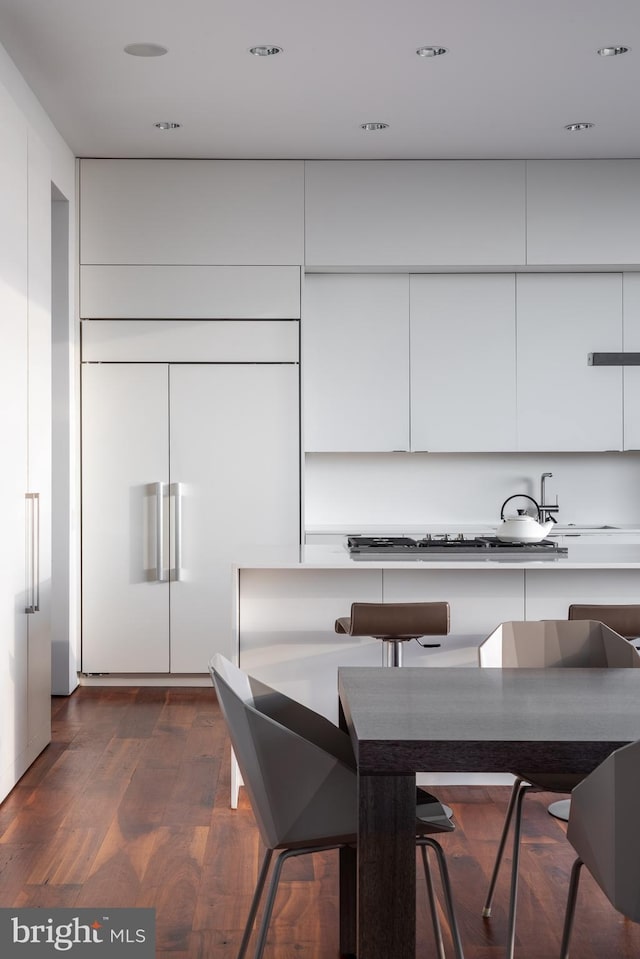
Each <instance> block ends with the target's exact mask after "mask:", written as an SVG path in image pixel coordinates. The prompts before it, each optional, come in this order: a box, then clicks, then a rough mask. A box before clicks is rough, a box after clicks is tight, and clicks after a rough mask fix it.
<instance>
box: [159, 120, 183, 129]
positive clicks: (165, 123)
mask: <svg viewBox="0 0 640 959" xmlns="http://www.w3.org/2000/svg"><path fill="white" fill-rule="evenodd" d="M153 125H154V127H156V129H158V130H177V129H178V128H179V127H181V126H182V124H181V123H172V122H171V121H170V120H160V122H159V123H154V124H153Z"/></svg>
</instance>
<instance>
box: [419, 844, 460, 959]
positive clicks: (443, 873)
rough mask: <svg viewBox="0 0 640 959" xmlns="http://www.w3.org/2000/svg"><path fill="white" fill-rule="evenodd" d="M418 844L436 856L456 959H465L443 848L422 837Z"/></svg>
mask: <svg viewBox="0 0 640 959" xmlns="http://www.w3.org/2000/svg"><path fill="white" fill-rule="evenodd" d="M418 842H419V843H420V845H421V846H429V848H430V849H433V851H434V852H435V854H436V858H437V860H438V868H439V869H440V879H441V881H442V892H443V895H444V902H445V908H446V910H447V918H448V920H449V929H450V930H451V938H452V940H453V948H454V950H455V954H456V959H464V952H463V950H462V941H461V939H460V930H459V928H458V920H457V919H456V914H455V909H454V905H453V895H452V893H451V880H450V879H449V870H448V868H447V860H446V859H445V856H444V853H443V851H442V846H441V845H440V843H439V842H437V841H436V840H435V839H429V838H427V837H422V838H421V839H419V840H418Z"/></svg>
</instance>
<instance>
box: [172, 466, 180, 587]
mask: <svg viewBox="0 0 640 959" xmlns="http://www.w3.org/2000/svg"><path fill="white" fill-rule="evenodd" d="M170 489H171V492H172V494H173V564H174V566H173V570H172V571H171V578H172V579H173V580H174V582H176V583H177V582H179V581H180V574H181V572H182V484H181V483H172V484H171V487H170Z"/></svg>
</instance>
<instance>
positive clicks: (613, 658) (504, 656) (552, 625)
mask: <svg viewBox="0 0 640 959" xmlns="http://www.w3.org/2000/svg"><path fill="white" fill-rule="evenodd" d="M478 659H479V665H480V666H482V667H485V668H486V667H492V666H494V667H511V668H514V667H520V668H527V667H528V668H537V669H540V668H558V667H563V668H566V667H581V668H585V667H586V668H593V667H601V668H602V667H616V668H619V667H636V668H637V667H640V654H639V653H638V651H637V650H636V649H634V647H633V646H632V645H631V644H630V643H629V642H627V640H626V639H624V637H622V636H619V635H618V634H617V633H615V632H614V631H613V630H612V629H609V627H608V626H605V625H603V623H598V622H591V621H589V620H575V621H570V620H543V621H540V622H537V621H531V622H508V623H502V624H501V625H500V626H499V627H498V628H497V629H496V630H494V632H493V633H492V634H491V635H490V636H489V637H488V638H487V639H486V640H485V641H484V642H483V643H482V644H481V645H480V646H479V648H478ZM514 775H515V777H516V778H515V781H514V783H513V787H512V789H511V796H510V798H509V804H508V806H507V813H506V816H505V820H504V825H503V827H502V833H501V836H500V841H499V843H498V851H497V854H496V860H495V863H494V867H493V872H492V873H491V879H490V881H489V888H488V890H487V896H486V899H485V902H484V906H483V909H482V915H483V916H484V917H485V918H488V917H490V916H491V908H492V902H493V895H494V892H495V887H496V883H497V880H498V874H499V872H500V866H501V864H502V860H503V856H504V851H505V847H506V844H507V838H508V834H509V828H510V826H511V824H512V823H513V856H512V862H511V886H510V896H509V916H508V920H507V945H506V955H507V957H508V959H513V954H514V948H515V923H516V906H517V898H518V869H519V860H520V834H521V829H522V803H523V800H524V797H525V795H526V794H527V792H529V791H531V790H542V791H544V792H561V793H570V792H571V790H572V789H573V788H574V786H576V785H577V784H578V783H579V782H580V781H581V780H582V779H583V778H584V777H583V776H579V775H573V774H567V773H553V774H549V773H540V772H537V771H535V770H534V771H530V770H514Z"/></svg>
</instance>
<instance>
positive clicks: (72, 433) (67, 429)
mask: <svg viewBox="0 0 640 959" xmlns="http://www.w3.org/2000/svg"><path fill="white" fill-rule="evenodd" d="M0 85H1V86H2V87H3V88H4V89H5V90H6V91H7V93H8V94H9V96H11V98H12V99H13V100H14V101H15V103H16V105H17V106H18V108H19V109H20V110H21V112H22V113H23V115H24V116H25V118H26V120H27V122H28V123H29V125H30V126H31V128H32V129H33V130H35V132H36V133H37V134H38V136H39V137H40V139H41V140H42V141H43V143H44V144H45V146H46V148H47V149H48V151H49V154H50V157H51V179H52V184H53V188H54V194H55V197H56V200H57V203H56V204H55V206H56V207H58V206H59V205H60V204H62V203H65V201H66V203H68V207H67V206H66V203H65V214H64V219H65V221H66V222H67V223H68V228H67V229H66V230H64V235H65V236H66V238H67V239H66V242H67V250H66V251H65V250H61V249H60V236H61V225H60V218H59V217H57V216H55V211H54V217H53V249H54V255H55V256H57V258H58V268H60V263H61V262H62V264H63V267H62V268H63V269H66V271H67V283H66V284H64V283H62V284H60V283H58V289H60V286H61V285H62V287H66V290H67V291H68V295H67V296H66V298H65V302H64V303H63V304H62V305H61V303H60V301H59V300H58V303H57V304H56V303H54V304H53V306H54V343H53V349H52V362H53V363H54V364H56V366H57V368H58V373H59V374H60V375H58V376H56V369H54V370H53V377H52V379H53V382H54V384H55V383H58V384H60V385H59V386H58V387H57V388H58V390H59V391H61V393H60V395H57V396H55V397H54V411H55V410H56V409H57V410H58V411H60V410H64V411H66V416H65V417H64V418H63V420H62V421H61V420H60V416H59V415H58V416H57V418H56V422H54V428H53V442H54V444H56V443H59V444H60V443H62V444H63V445H64V447H65V448H66V451H67V454H68V456H67V460H66V463H65V466H66V467H67V468H66V475H65V477H63V482H62V483H58V484H56V500H54V502H53V515H54V517H55V520H54V528H53V532H54V541H53V555H52V567H53V577H52V640H53V645H52V650H53V661H52V667H53V669H52V676H53V690H52V691H53V692H54V693H59V694H66V693H69V692H71V691H72V690H73V688H74V687H75V685H77V679H76V675H75V661H76V650H77V648H78V644H79V636H80V631H79V609H80V598H79V593H78V572H77V570H78V568H79V562H78V559H79V557H78V548H79V547H78V543H79V536H78V522H77V517H78V516H79V515H80V514H79V500H78V497H79V485H78V480H77V478H78V474H79V462H78V447H79V443H78V433H77V414H76V411H77V410H78V408H79V407H78V381H77V369H78V363H77V360H76V348H77V343H78V323H77V320H76V310H75V289H76V282H75V275H76V271H75V263H76V260H77V256H76V230H75V222H76V202H75V193H76V189H75V158H74V155H73V153H72V151H71V150H70V148H69V146H68V145H67V143H66V142H65V141H64V140H63V139H62V137H61V136H60V134H59V133H58V131H57V130H56V128H55V127H54V125H53V123H52V122H51V120H50V119H49V117H48V115H47V114H46V113H45V111H44V109H43V108H42V106H41V104H40V102H39V101H38V100H37V99H36V97H35V96H34V94H33V92H32V90H31V89H30V87H29V86H28V85H27V83H26V82H25V80H24V78H23V77H22V75H21V73H20V72H19V71H18V70H17V68H16V66H15V64H14V63H13V61H12V60H11V58H10V57H9V55H8V54H7V52H6V50H5V49H4V47H2V46H0ZM62 242H64V239H63V241H62ZM56 246H57V251H56ZM65 254H66V255H65ZM55 388H56V387H55V386H54V389H55ZM55 458H56V448H55V446H54V462H55ZM61 518H62V519H61Z"/></svg>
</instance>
